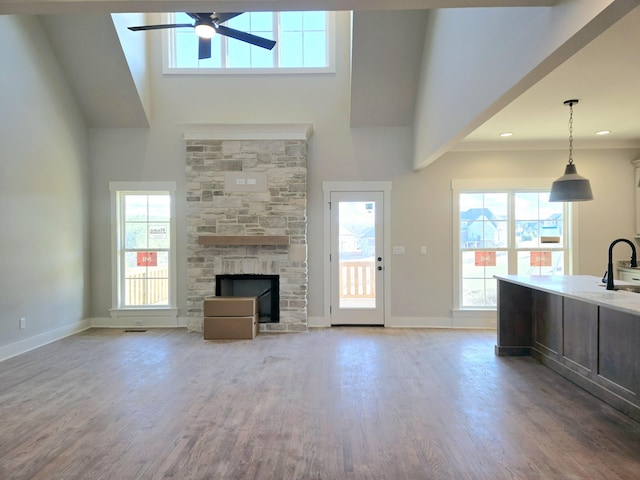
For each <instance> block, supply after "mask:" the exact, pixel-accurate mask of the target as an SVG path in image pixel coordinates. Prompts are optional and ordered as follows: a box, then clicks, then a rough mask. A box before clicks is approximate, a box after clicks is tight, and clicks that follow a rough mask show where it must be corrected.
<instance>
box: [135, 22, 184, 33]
mask: <svg viewBox="0 0 640 480" xmlns="http://www.w3.org/2000/svg"><path fill="white" fill-rule="evenodd" d="M183 27H193V24H191V23H170V24H168V25H145V26H141V27H128V28H129V30H131V31H133V32H138V31H141V30H160V29H162V28H183Z"/></svg>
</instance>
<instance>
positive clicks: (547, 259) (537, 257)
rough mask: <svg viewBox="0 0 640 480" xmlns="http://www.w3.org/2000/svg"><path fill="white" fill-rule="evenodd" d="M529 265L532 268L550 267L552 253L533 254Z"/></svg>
mask: <svg viewBox="0 0 640 480" xmlns="http://www.w3.org/2000/svg"><path fill="white" fill-rule="evenodd" d="M529 265H530V266H531V267H550V266H551V252H531V258H530V260H529Z"/></svg>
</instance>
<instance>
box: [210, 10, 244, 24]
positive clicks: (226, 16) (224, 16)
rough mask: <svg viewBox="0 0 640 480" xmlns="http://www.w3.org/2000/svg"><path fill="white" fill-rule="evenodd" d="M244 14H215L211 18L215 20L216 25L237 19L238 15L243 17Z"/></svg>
mask: <svg viewBox="0 0 640 480" xmlns="http://www.w3.org/2000/svg"><path fill="white" fill-rule="evenodd" d="M243 13H244V12H235V13H216V12H213V13H212V14H211V18H213V19H214V20H215V21H216V23H224V22H226V21H227V20H231V19H232V18H234V17H237V16H238V15H242V14H243Z"/></svg>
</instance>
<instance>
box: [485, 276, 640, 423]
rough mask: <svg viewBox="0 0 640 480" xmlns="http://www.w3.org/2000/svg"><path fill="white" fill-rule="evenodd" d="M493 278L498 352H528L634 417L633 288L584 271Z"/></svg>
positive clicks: (638, 333)
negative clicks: (610, 284)
mask: <svg viewBox="0 0 640 480" xmlns="http://www.w3.org/2000/svg"><path fill="white" fill-rule="evenodd" d="M496 279H497V280H498V339H497V340H498V341H497V344H496V347H495V351H496V355H500V356H506V355H531V356H533V357H534V358H535V359H537V360H538V361H540V362H541V363H543V364H544V365H546V366H547V367H549V368H551V369H553V370H554V371H556V372H557V373H559V374H560V375H562V376H564V377H565V378H567V379H569V380H571V381H572V382H574V383H575V384H577V385H579V386H580V387H582V388H584V389H585V390H587V391H589V392H591V393H592V394H593V395H595V396H597V397H598V398H600V399H601V400H603V401H605V402H607V403H608V404H610V405H611V406H613V407H615V408H617V409H618V410H620V411H622V412H623V413H625V414H627V415H629V416H630V417H632V418H634V419H636V420H638V421H640V294H639V293H632V292H627V291H622V290H620V291H613V290H606V289H605V288H604V286H603V285H602V281H601V279H600V278H598V277H593V276H587V275H575V276H571V275H568V276H517V275H505V276H496ZM616 283H617V282H616ZM621 283H622V282H621Z"/></svg>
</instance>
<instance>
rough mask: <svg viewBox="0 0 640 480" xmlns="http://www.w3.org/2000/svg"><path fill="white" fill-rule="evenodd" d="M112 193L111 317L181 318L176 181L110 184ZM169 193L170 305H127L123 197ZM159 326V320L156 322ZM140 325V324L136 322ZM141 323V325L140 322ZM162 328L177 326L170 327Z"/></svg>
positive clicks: (171, 324)
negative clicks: (177, 296) (125, 296)
mask: <svg viewBox="0 0 640 480" xmlns="http://www.w3.org/2000/svg"><path fill="white" fill-rule="evenodd" d="M109 191H110V194H111V265H112V269H111V306H112V308H111V317H112V318H120V317H123V316H125V317H136V316H140V317H145V316H148V314H149V313H151V314H152V315H156V314H157V313H158V312H164V313H165V314H167V315H168V316H169V317H172V318H175V317H176V316H177V308H176V215H175V198H176V182H109ZM132 193H133V194H144V195H153V194H168V195H169V196H170V209H171V210H170V211H171V218H170V221H169V230H170V232H169V238H170V247H169V302H168V305H160V306H153V305H145V306H140V307H136V306H124V305H123V304H122V299H121V296H122V281H123V279H122V274H123V273H122V262H121V258H120V257H121V251H122V250H123V247H122V240H121V237H122V236H121V231H122V217H121V212H122V208H121V204H120V203H121V197H122V195H123V194H132ZM154 322H155V323H156V324H157V323H158V321H157V319H156V320H154ZM136 324H138V323H136ZM140 324H141V323H140ZM158 326H174V325H173V323H170V324H169V325H165V324H162V325H158Z"/></svg>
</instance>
